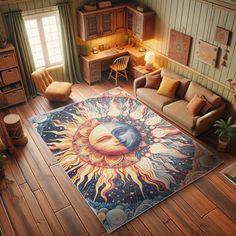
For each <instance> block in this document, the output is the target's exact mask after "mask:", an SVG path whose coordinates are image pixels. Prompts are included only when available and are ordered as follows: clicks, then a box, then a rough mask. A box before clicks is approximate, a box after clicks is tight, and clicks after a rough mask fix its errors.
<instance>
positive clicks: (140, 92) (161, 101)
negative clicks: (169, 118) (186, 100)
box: [136, 88, 177, 111]
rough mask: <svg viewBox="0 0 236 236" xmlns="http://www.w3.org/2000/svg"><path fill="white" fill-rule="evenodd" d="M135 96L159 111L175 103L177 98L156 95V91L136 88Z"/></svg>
mask: <svg viewBox="0 0 236 236" xmlns="http://www.w3.org/2000/svg"><path fill="white" fill-rule="evenodd" d="M136 94H137V97H138V98H139V99H140V100H141V101H143V102H144V103H146V104H147V105H150V107H152V108H157V110H160V111H162V108H163V106H165V105H167V104H169V103H171V102H174V101H177V98H170V97H166V96H162V95H159V94H157V91H156V89H149V88H138V89H137V91H136Z"/></svg>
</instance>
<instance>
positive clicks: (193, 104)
mask: <svg viewBox="0 0 236 236" xmlns="http://www.w3.org/2000/svg"><path fill="white" fill-rule="evenodd" d="M205 104H206V102H205V100H204V99H202V98H201V97H199V96H198V95H195V96H194V97H193V98H192V99H191V101H190V102H189V103H188V105H187V109H188V110H189V112H190V113H191V114H192V115H193V116H196V115H198V114H199V113H200V111H201V110H202V108H203V107H204V105H205Z"/></svg>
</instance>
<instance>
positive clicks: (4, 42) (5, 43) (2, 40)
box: [0, 29, 7, 48]
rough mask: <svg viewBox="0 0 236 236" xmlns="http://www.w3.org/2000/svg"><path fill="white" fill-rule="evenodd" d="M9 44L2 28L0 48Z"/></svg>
mask: <svg viewBox="0 0 236 236" xmlns="http://www.w3.org/2000/svg"><path fill="white" fill-rule="evenodd" d="M6 46H7V39H6V37H4V35H3V32H2V31H1V29H0V48H5V47H6Z"/></svg>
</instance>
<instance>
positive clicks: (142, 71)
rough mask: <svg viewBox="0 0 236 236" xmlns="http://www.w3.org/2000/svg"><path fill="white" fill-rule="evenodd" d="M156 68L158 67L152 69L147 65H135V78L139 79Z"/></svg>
mask: <svg viewBox="0 0 236 236" xmlns="http://www.w3.org/2000/svg"><path fill="white" fill-rule="evenodd" d="M154 70H156V68H153V69H152V70H151V71H150V70H147V69H146V68H145V66H135V67H134V79H137V78H139V77H141V76H143V75H146V74H148V73H151V72H152V71H154Z"/></svg>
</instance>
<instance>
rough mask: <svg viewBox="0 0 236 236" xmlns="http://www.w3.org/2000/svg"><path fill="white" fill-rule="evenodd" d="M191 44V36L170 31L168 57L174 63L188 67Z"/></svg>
mask: <svg viewBox="0 0 236 236" xmlns="http://www.w3.org/2000/svg"><path fill="white" fill-rule="evenodd" d="M191 42H192V37H191V36H189V35H186V34H183V33H180V32H178V31H176V30H173V29H171V30H170V41H169V50H168V56H169V57H170V58H172V59H174V60H175V61H178V62H180V63H182V64H184V65H188V60H189V53H190V48H191Z"/></svg>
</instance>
